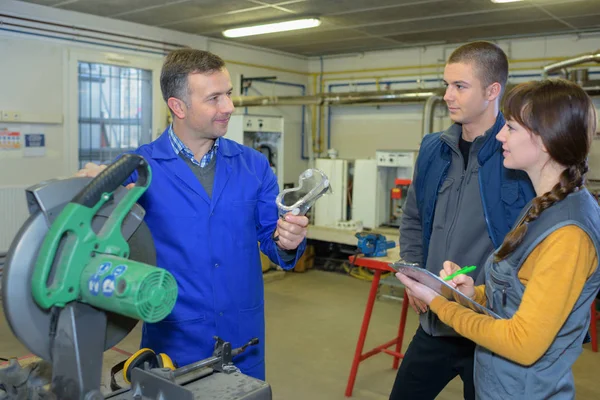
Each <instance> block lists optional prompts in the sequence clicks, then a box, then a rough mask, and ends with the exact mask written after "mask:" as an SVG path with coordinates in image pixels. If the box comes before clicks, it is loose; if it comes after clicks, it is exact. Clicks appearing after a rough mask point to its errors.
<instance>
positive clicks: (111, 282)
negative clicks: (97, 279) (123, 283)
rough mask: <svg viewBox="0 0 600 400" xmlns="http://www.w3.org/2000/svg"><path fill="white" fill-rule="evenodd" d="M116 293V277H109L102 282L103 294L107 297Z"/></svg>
mask: <svg viewBox="0 0 600 400" xmlns="http://www.w3.org/2000/svg"><path fill="white" fill-rule="evenodd" d="M114 291H115V277H114V276H113V275H109V276H107V277H106V278H104V280H103V281H102V294H103V295H104V296H106V297H110V296H112V294H113V293H114Z"/></svg>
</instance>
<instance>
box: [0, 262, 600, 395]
mask: <svg viewBox="0 0 600 400" xmlns="http://www.w3.org/2000/svg"><path fill="white" fill-rule="evenodd" d="M369 286H370V282H366V281H362V280H359V279H355V278H351V277H348V276H344V275H340V274H335V273H328V272H322V271H314V270H311V271H309V272H306V273H286V274H285V276H284V277H283V279H279V280H272V281H270V282H268V283H266V285H265V288H266V313H267V340H266V346H267V381H268V382H269V383H270V384H271V386H272V388H273V398H274V399H276V400H279V399H284V400H300V399H302V400H305V399H311V400H320V399H323V400H325V399H327V400H336V399H339V400H342V399H345V398H346V397H345V396H344V391H345V388H346V382H347V380H348V373H349V371H350V365H351V362H352V357H353V354H354V349H355V346H356V340H357V338H358V331H359V329H360V324H361V321H362V316H363V312H364V306H365V303H366V299H367V294H368V291H369ZM399 316H400V304H399V303H397V302H394V301H390V300H381V301H377V302H376V304H375V309H374V312H373V316H372V319H371V324H370V331H369V334H368V336H367V341H366V346H365V347H366V348H369V349H370V348H371V347H374V346H375V345H378V344H381V343H384V342H386V341H388V340H390V339H392V338H393V337H394V334H395V332H396V331H397V329H398V321H399ZM0 320H2V321H3V320H4V319H3V318H2V319H0ZM416 328H417V318H416V315H415V314H414V313H413V312H412V311H410V310H409V318H408V323H407V327H406V335H405V343H404V346H403V347H404V348H406V346H408V343H409V341H410V339H411V337H412V335H413V333H414V331H415V330H416ZM0 338H2V340H1V341H0V357H7V356H17V357H23V356H24V357H26V358H25V359H24V360H23V362H26V361H27V360H28V359H31V358H27V356H28V351H27V349H25V348H24V347H23V346H22V345H21V344H20V343H19V342H18V341H17V340H16V339H15V338H14V337H13V336H12V334H11V332H10V330H9V328H8V326H7V325H6V323H3V324H0ZM139 338H140V330H139V326H138V328H136V329H135V330H134V331H133V332H132V333H131V334H130V335H129V336H128V337H127V338H125V340H123V341H122V342H121V343H120V344H119V345H118V346H117V348H116V349H112V350H109V351H107V352H106V353H105V356H104V370H105V371H108V369H109V368H110V367H111V366H112V365H114V364H116V363H117V362H118V361H120V360H123V359H124V358H127V357H126V355H124V354H123V353H126V352H133V351H135V350H137V348H138V344H139ZM391 366H392V358H391V357H390V356H387V355H385V354H379V355H376V356H374V357H372V358H370V359H368V360H366V361H364V362H363V363H361V365H360V368H359V372H358V376H357V379H356V384H355V387H354V393H353V398H354V399H364V400H384V399H387V398H388V396H389V392H390V389H391V387H392V383H393V381H394V378H395V371H394V370H392V368H391ZM599 371H600V353H593V352H592V351H591V348H590V346H589V345H586V346H585V348H584V351H583V354H582V355H581V357H580V358H579V360H578V361H577V363H576V365H575V367H574V375H575V380H576V385H577V399H583V400H586V399H590V400H592V399H598V398H600V383H599V377H598V374H599ZM107 375H108V373H107V372H106V373H105V376H104V378H105V379H106V377H107ZM461 398H462V382H461V381H460V380H459V379H455V380H454V381H452V382H451V383H450V385H449V386H448V387H447V388H446V389H445V390H444V391H443V392H442V393H441V394H440V395H439V396H438V399H441V400H455V399H456V400H457V399H461Z"/></svg>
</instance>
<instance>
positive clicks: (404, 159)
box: [375, 150, 415, 168]
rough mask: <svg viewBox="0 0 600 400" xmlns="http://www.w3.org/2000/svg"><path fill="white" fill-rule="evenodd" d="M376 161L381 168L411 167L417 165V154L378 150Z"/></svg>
mask: <svg viewBox="0 0 600 400" xmlns="http://www.w3.org/2000/svg"><path fill="white" fill-rule="evenodd" d="M375 159H376V160H377V166H379V167H410V168H412V167H413V165H414V164H415V153H414V152H408V151H395V150H377V151H376V152H375Z"/></svg>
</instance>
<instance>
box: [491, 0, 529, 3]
mask: <svg viewBox="0 0 600 400" xmlns="http://www.w3.org/2000/svg"><path fill="white" fill-rule="evenodd" d="M517 1H523V0H491V2H492V3H515V2H517Z"/></svg>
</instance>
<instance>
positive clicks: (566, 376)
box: [475, 189, 600, 400]
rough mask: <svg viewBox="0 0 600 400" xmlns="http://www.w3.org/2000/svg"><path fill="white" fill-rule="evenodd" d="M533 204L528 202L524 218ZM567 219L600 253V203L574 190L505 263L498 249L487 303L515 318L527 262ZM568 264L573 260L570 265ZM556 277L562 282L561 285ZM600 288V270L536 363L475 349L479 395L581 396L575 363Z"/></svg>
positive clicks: (557, 399)
mask: <svg viewBox="0 0 600 400" xmlns="http://www.w3.org/2000/svg"><path fill="white" fill-rule="evenodd" d="M528 209H529V207H525V209H524V210H523V212H522V214H521V216H520V217H519V219H518V220H517V221H520V220H521V218H522V217H523V215H524V214H525V213H526V212H527V210H528ZM566 225H577V226H578V227H580V228H581V229H583V230H584V231H585V232H586V233H587V234H588V235H589V236H590V238H591V239H592V241H593V243H594V246H595V248H596V254H599V255H600V207H598V203H597V202H596V200H595V199H594V198H593V197H592V195H591V194H590V193H589V192H588V191H587V189H582V190H579V191H577V192H574V193H571V194H569V195H568V196H567V197H566V198H565V199H564V200H562V201H560V202H558V203H556V204H554V205H552V206H551V207H550V208H548V209H546V210H545V211H543V212H542V213H541V214H540V216H539V218H538V219H537V220H535V221H532V222H530V223H529V224H528V227H527V234H526V235H525V238H524V240H523V242H522V243H521V244H520V245H519V246H518V247H517V249H516V250H515V251H514V252H513V253H512V254H510V255H509V256H508V258H506V259H504V260H502V261H501V262H499V263H495V262H493V255H492V256H491V257H490V258H489V259H488V261H487V263H486V268H485V274H486V276H485V278H486V281H485V283H486V289H485V290H486V296H487V305H488V307H489V308H491V309H492V310H494V311H495V312H496V313H497V314H498V315H500V316H501V317H502V318H511V317H512V316H513V315H514V313H515V312H516V311H517V309H518V308H519V305H520V304H521V299H522V297H523V293H524V291H525V286H523V284H522V283H521V282H520V281H519V278H518V276H517V274H518V272H519V270H520V269H521V266H522V265H523V262H524V261H525V260H526V259H527V256H528V255H529V254H530V253H531V252H532V251H533V249H534V248H535V247H536V246H537V245H538V244H539V243H540V242H541V241H542V240H544V239H545V238H546V237H547V236H548V235H549V234H551V233H552V232H554V231H556V230H557V229H559V228H561V227H563V226H566ZM565 268H573V266H570V265H565ZM560 284H561V283H560V282H556V285H560ZM599 289H600V270H599V269H598V267H596V271H595V272H594V273H593V274H592V276H591V277H590V278H589V279H588V280H587V282H586V283H585V285H584V287H583V291H582V292H581V295H580V296H579V299H577V302H576V303H575V306H574V307H573V310H572V311H571V314H570V315H569V317H568V318H567V320H566V321H565V323H564V325H563V326H562V328H561V329H560V331H559V332H558V335H557V336H556V338H555V339H554V342H552V344H551V345H550V348H549V349H548V350H547V351H546V353H544V355H543V356H542V357H541V358H540V359H539V360H538V361H536V362H535V363H533V364H532V365H530V366H523V365H521V364H517V363H515V362H513V361H510V360H508V359H506V358H504V357H501V356H500V355H498V354H495V353H493V352H491V351H489V350H488V349H486V348H483V347H481V346H477V349H476V351H475V390H476V394H477V399H482V400H483V399H498V400H506V399H524V400H525V399H526V400H537V399H539V400H542V399H544V400H546V399H553V400H563V399H573V398H575V386H574V383H573V374H572V372H571V367H572V366H573V363H574V362H575V360H576V359H577V357H579V355H580V354H581V352H582V343H583V339H584V337H585V335H586V332H587V330H588V327H589V324H590V307H591V303H592V301H593V300H594V298H595V297H596V294H597V293H598V290H599Z"/></svg>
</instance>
